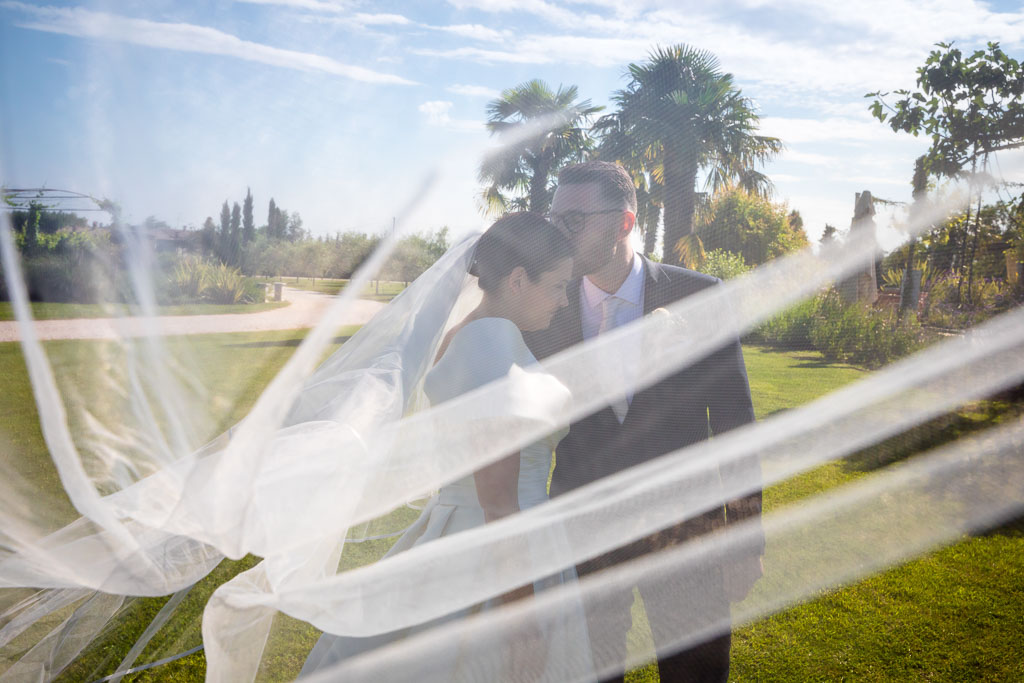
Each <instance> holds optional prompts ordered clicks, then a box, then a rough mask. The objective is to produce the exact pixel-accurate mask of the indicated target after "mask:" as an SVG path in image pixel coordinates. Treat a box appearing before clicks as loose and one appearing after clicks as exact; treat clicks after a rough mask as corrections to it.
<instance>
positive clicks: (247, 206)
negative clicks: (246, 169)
mask: <svg viewBox="0 0 1024 683" xmlns="http://www.w3.org/2000/svg"><path fill="white" fill-rule="evenodd" d="M254 239H256V225H255V223H253V220H252V190H250V189H249V188H248V187H247V188H245V201H244V202H243V203H242V244H249V242H252V241H253V240H254Z"/></svg>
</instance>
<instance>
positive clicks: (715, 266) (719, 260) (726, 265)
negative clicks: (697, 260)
mask: <svg viewBox="0 0 1024 683" xmlns="http://www.w3.org/2000/svg"><path fill="white" fill-rule="evenodd" d="M700 271H701V272H702V273H707V274H708V275H712V276H714V277H717V278H719V279H722V280H728V279H730V278H734V277H737V276H739V275H743V274H744V273H747V272H749V271H750V266H748V265H747V264H746V262H745V261H744V260H743V256H742V255H740V254H736V253H734V252H731V251H727V250H725V249H713V250H711V251H709V252H708V253H707V254H705V256H704V265H703V266H702V267H701V268H700Z"/></svg>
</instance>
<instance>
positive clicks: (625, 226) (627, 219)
mask: <svg viewBox="0 0 1024 683" xmlns="http://www.w3.org/2000/svg"><path fill="white" fill-rule="evenodd" d="M635 226H636V214H635V213H633V212H632V211H625V212H623V214H622V234H623V235H628V234H629V233H631V232H633V228H634V227H635Z"/></svg>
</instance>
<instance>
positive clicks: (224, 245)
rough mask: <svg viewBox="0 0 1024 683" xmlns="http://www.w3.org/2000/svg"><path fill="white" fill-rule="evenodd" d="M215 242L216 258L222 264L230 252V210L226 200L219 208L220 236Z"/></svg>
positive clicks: (225, 261)
mask: <svg viewBox="0 0 1024 683" xmlns="http://www.w3.org/2000/svg"><path fill="white" fill-rule="evenodd" d="M218 237H219V239H218V240H217V258H219V259H220V260H221V261H223V262H224V263H227V261H228V254H229V252H230V251H231V209H230V208H228V200H226V199H225V200H224V204H223V206H221V207H220V235H219V236H218Z"/></svg>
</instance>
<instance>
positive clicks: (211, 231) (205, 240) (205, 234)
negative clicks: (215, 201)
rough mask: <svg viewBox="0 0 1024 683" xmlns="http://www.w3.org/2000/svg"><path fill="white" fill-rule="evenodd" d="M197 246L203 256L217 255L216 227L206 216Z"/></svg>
mask: <svg viewBox="0 0 1024 683" xmlns="http://www.w3.org/2000/svg"><path fill="white" fill-rule="evenodd" d="M199 244H200V245H201V247H202V250H203V255H204V256H207V255H210V254H216V253H217V225H216V224H215V223H214V222H213V218H211V217H210V216H207V217H206V220H205V221H204V222H203V228H202V230H200V237H199Z"/></svg>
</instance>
